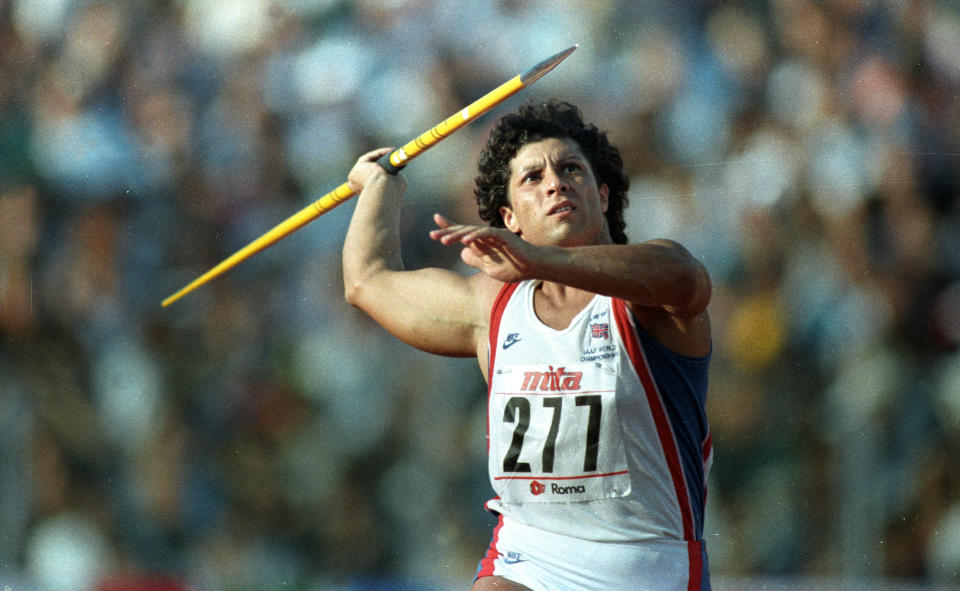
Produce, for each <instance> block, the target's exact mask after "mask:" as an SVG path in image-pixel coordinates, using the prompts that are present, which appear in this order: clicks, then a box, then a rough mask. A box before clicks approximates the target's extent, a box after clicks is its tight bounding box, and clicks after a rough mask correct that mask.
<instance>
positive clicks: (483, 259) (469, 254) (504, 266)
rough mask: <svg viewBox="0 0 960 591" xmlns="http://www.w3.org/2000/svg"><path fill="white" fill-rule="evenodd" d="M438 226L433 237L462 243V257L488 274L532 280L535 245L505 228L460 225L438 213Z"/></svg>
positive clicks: (499, 277) (437, 239) (506, 280)
mask: <svg viewBox="0 0 960 591" xmlns="http://www.w3.org/2000/svg"><path fill="white" fill-rule="evenodd" d="M433 221H434V222H436V224H437V226H439V229H437V230H432V231H431V232H430V238H432V239H434V240H436V241H438V242H440V243H441V244H443V245H445V246H449V245H451V244H456V243H459V244H462V245H463V246H464V248H463V250H462V251H460V258H461V259H463V262H465V263H466V264H468V265H470V266H471V267H476V268H477V269H479V270H481V271H483V272H484V273H486V274H487V275H488V276H490V277H492V278H494V279H497V280H499V281H503V282H513V281H520V280H523V279H529V278H531V277H532V274H533V264H534V262H535V256H536V252H537V248H538V247H536V246H533V245H531V244H528V243H527V242H526V241H524V240H523V239H521V238H520V237H519V236H517V235H515V234H513V233H512V232H510V231H509V230H505V229H503V228H491V227H489V226H477V225H472V224H457V223H455V222H453V221H451V220H449V219H447V218H446V217H444V216H442V215H440V214H439V213H436V214H434V215H433Z"/></svg>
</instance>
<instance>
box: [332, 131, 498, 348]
mask: <svg viewBox="0 0 960 591" xmlns="http://www.w3.org/2000/svg"><path fill="white" fill-rule="evenodd" d="M388 152H389V149H386V148H384V149H380V150H375V151H373V152H369V153H367V154H365V155H363V156H361V157H360V159H359V160H358V161H357V163H356V165H355V166H354V167H353V169H352V170H351V171H350V176H349V181H348V182H349V183H350V187H351V188H352V189H353V190H354V191H355V192H357V193H358V195H359V196H358V198H357V206H356V209H355V210H354V213H353V218H352V219H351V221H350V226H349V229H348V230H347V236H346V240H345V241H344V245H343V282H344V290H345V296H346V299H347V302H348V303H350V304H351V305H352V306H356V307H357V308H360V309H361V310H363V311H364V312H366V313H367V314H369V315H370V316H371V317H372V318H373V319H374V320H375V321H376V322H377V323H379V324H380V325H381V326H383V327H384V328H385V329H387V330H388V331H389V332H391V333H392V334H393V335H394V336H396V337H397V338H399V339H400V340H402V341H404V342H406V343H407V344H409V345H412V346H414V347H416V348H418V349H421V350H423V351H427V352H429V353H436V354H439V355H448V356H453V357H471V356H475V355H480V354H482V353H483V352H484V351H485V350H486V348H485V339H486V331H487V326H488V323H489V318H488V316H489V309H490V306H491V305H492V301H493V297H494V295H495V294H496V290H497V289H498V288H499V285H498V282H496V281H495V280H492V279H490V278H489V277H486V276H485V275H484V274H483V273H479V274H476V275H473V276H471V277H463V276H461V275H458V274H457V273H454V272H452V271H447V270H444V269H439V268H425V269H418V270H412V271H407V270H404V268H403V262H402V259H401V254H400V228H399V226H400V222H399V221H400V209H401V203H402V200H401V198H402V196H403V192H404V190H405V188H406V182H405V181H404V179H403V177H402V176H400V175H390V174H387V173H386V171H384V170H383V168H381V167H380V166H379V165H378V164H377V163H376V160H377V158H379V157H380V156H382V155H383V154H386V153H388Z"/></svg>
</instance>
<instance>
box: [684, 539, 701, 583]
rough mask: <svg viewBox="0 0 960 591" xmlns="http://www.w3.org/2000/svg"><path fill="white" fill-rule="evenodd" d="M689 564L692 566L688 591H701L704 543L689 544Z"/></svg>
mask: <svg viewBox="0 0 960 591" xmlns="http://www.w3.org/2000/svg"><path fill="white" fill-rule="evenodd" d="M687 563H688V564H689V565H690V578H689V579H688V580H687V591H700V589H702V588H703V542H687Z"/></svg>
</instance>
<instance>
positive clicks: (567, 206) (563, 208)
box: [549, 202, 576, 215]
mask: <svg viewBox="0 0 960 591" xmlns="http://www.w3.org/2000/svg"><path fill="white" fill-rule="evenodd" d="M575 209H576V207H574V206H573V205H572V204H571V203H569V202H563V203H558V204H556V205H555V206H553V207H552V208H551V209H550V212H549V215H554V214H559V213H565V212H568V211H573V210H575Z"/></svg>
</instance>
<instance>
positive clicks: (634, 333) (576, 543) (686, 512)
mask: <svg viewBox="0 0 960 591" xmlns="http://www.w3.org/2000/svg"><path fill="white" fill-rule="evenodd" d="M538 285H539V282H537V281H524V282H521V283H518V284H510V285H506V286H505V287H504V288H503V290H502V291H501V293H500V295H499V296H498V298H497V301H496V302H495V304H494V307H493V310H492V314H491V325H490V343H489V347H490V349H489V351H490V368H489V369H490V371H489V392H488V396H489V403H488V416H487V419H488V431H489V460H488V466H489V473H490V482H491V484H492V486H493V488H494V490H495V491H496V493H497V497H496V498H494V499H492V500H490V501H488V502H487V508H488V509H489V510H491V511H493V512H494V513H496V514H498V515H500V523H499V524H498V526H497V531H496V532H495V535H494V540H493V542H492V544H491V548H490V550H489V551H488V554H487V556H486V557H485V558H484V559H483V561H481V564H480V569H479V570H478V576H487V575H492V574H497V575H502V576H506V577H507V578H511V579H512V580H516V581H517V582H521V583H523V584H525V585H527V586H528V587H531V588H533V589H537V588H539V587H536V586H535V585H533V584H532V583H535V582H536V581H541V583H539V584H540V585H544V584H546V583H545V582H542V581H543V580H544V579H545V578H550V577H560V579H559V580H558V581H566V582H565V584H561V583H560V582H557V581H555V582H554V584H553V585H552V586H549V587H543V588H551V589H553V588H563V589H567V588H575V589H594V588H595V589H639V588H645V587H643V586H641V585H640V584H639V582H640V581H644V580H649V581H655V582H656V585H654V587H651V588H678V589H688V588H690V589H708V588H709V576H708V574H707V566H706V558H705V556H706V555H705V549H704V545H703V542H702V539H701V538H702V532H703V509H704V501H705V494H706V484H705V483H706V477H707V473H708V470H709V466H710V463H711V461H712V452H711V446H710V438H709V428H708V425H707V420H706V413H705V401H706V400H705V399H706V374H707V366H708V363H709V356H707V357H702V358H690V357H685V356H682V355H678V354H675V353H672V352H670V351H668V350H666V349H665V348H664V347H662V346H661V345H660V344H659V343H657V342H656V341H655V340H654V339H653V338H652V337H650V335H648V334H647V333H646V332H645V331H644V330H643V329H642V328H641V327H640V326H639V325H637V324H636V322H635V321H634V318H633V315H632V314H631V313H630V312H629V310H628V308H627V307H626V303H625V302H624V301H623V300H619V299H616V298H609V297H605V296H596V297H594V298H593V300H592V301H591V302H590V303H589V304H588V305H587V306H586V307H585V308H584V309H583V310H581V311H580V313H579V314H578V315H577V316H576V317H575V318H574V319H573V320H572V321H571V323H570V325H569V326H568V327H567V328H565V329H563V330H554V329H552V328H550V327H548V326H546V325H544V324H543V323H542V322H540V320H539V319H538V318H537V317H536V314H535V312H534V309H533V296H534V292H535V290H536V288H537V287H538ZM548 540H551V541H553V542H554V544H555V550H551V544H547V541H548ZM597 543H599V544H600V546H597V547H596V548H595V549H594V550H592V551H591V550H590V548H593V547H594V546H596V544H597ZM574 547H576V548H579V550H577V551H576V553H573V552H571V550H573V549H574ZM537 555H540V558H537V559H534V556H537ZM588 555H595V556H596V557H604V556H606V557H609V558H610V559H612V560H614V561H615V563H610V564H604V562H603V561H601V562H600V563H597V561H595V560H594V561H591V562H592V564H584V563H582V561H581V560H580V559H579V558H586V556H588ZM578 557H579V558H578ZM614 557H616V558H614ZM666 564H670V565H672V566H670V567H669V568H668V567H667V566H665V565H666ZM538 565H539V566H538ZM561 565H566V568H564V567H563V566H561ZM538 568H539V569H540V570H539V571H538V570H537V569H538ZM531 569H532V570H531ZM598 570H602V571H603V575H601V574H599V573H598ZM640 571H644V573H645V574H644V575H643V576H649V577H652V578H649V579H644V578H642V577H641V575H640ZM565 572H566V574H564V573H565ZM524 573H526V574H524ZM607 575H609V576H607ZM605 577H606V578H605ZM623 577H627V578H626V579H625V580H621V579H622V578H623ZM521 579H523V580H521ZM581 579H582V580H585V581H596V584H587V583H583V584H581V583H575V582H574V581H575V580H581ZM668 580H669V581H670V583H669V584H667V581H668ZM565 585H566V586H565ZM584 585H585V586H584ZM677 585H679V586H677Z"/></svg>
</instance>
